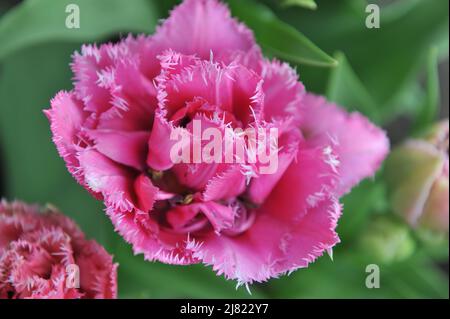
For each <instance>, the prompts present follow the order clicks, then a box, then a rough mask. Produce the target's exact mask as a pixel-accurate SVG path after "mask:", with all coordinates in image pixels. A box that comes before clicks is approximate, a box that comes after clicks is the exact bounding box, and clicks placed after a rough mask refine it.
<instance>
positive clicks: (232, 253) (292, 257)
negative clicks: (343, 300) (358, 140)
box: [194, 199, 340, 284]
mask: <svg viewBox="0 0 450 319" xmlns="http://www.w3.org/2000/svg"><path fill="white" fill-rule="evenodd" d="M257 215H258V217H257V218H256V221H255V223H254V224H253V225H252V227H250V228H249V229H248V231H247V232H245V233H243V234H241V235H239V236H236V237H229V236H217V235H215V234H214V235H213V234H211V235H209V236H208V237H207V238H205V239H204V240H203V242H202V245H201V246H200V247H201V248H200V249H197V250H196V252H195V253H194V256H195V257H197V258H199V259H201V260H202V261H203V262H204V263H206V264H209V265H212V267H213V269H214V270H215V271H217V273H218V274H219V275H221V274H223V275H224V276H225V277H226V278H227V279H235V280H237V281H238V284H251V283H253V282H262V281H266V280H268V279H270V278H273V277H277V276H279V275H281V274H284V273H286V272H291V271H294V270H296V269H298V268H301V267H306V266H307V265H308V264H309V263H311V262H313V261H314V260H315V259H316V258H317V257H319V256H321V255H322V254H323V252H325V251H326V250H327V249H330V248H332V247H333V246H334V245H335V244H336V243H338V242H339V238H338V237H337V235H336V233H335V228H336V221H337V219H338V217H339V215H340V205H338V204H337V203H336V202H335V201H332V200H329V199H325V200H324V201H323V202H321V203H320V204H319V205H318V206H316V207H315V208H312V209H310V210H309V211H308V213H307V214H306V215H305V216H304V217H303V218H302V219H301V221H298V222H293V221H290V222H288V221H286V220H280V219H279V218H278V217H277V216H276V214H275V213H274V212H273V211H272V210H271V209H267V208H266V207H264V206H263V207H262V208H261V209H259V210H258V212H257Z"/></svg>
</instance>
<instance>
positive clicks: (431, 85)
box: [414, 47, 440, 132]
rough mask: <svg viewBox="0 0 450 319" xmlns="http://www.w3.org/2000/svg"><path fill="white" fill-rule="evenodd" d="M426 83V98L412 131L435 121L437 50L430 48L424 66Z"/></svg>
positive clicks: (437, 92)
mask: <svg viewBox="0 0 450 319" xmlns="http://www.w3.org/2000/svg"><path fill="white" fill-rule="evenodd" d="M426 69H427V82H426V96H425V102H424V103H423V106H422V108H421V109H420V110H419V112H418V116H417V120H416V123H415V128H414V130H415V131H416V132H417V131H422V130H424V129H426V128H427V126H429V125H431V124H432V123H433V122H434V121H436V119H437V116H438V111H439V105H440V96H439V93H440V92H439V90H440V88H439V72H438V48H437V47H432V48H431V49H430V51H429V53H428V59H427V64H426Z"/></svg>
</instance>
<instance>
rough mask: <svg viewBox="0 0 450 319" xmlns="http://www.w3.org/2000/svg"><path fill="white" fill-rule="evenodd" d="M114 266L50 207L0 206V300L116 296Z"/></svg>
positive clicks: (105, 255) (110, 259) (115, 266)
mask: <svg viewBox="0 0 450 319" xmlns="http://www.w3.org/2000/svg"><path fill="white" fill-rule="evenodd" d="M116 276H117V265H116V264H113V262H112V257H111V256H110V255H108V253H107V252H106V251H105V250H104V249H103V247H101V246H100V245H99V244H97V243H96V242H95V241H88V240H86V239H85V238H84V235H83V233H82V232H81V231H80V230H79V229H78V227H77V226H76V225H75V224H74V223H73V222H72V221H71V220H70V219H69V218H67V217H65V216H63V215H61V214H60V213H58V212H57V211H55V210H54V209H50V208H48V209H45V210H44V211H43V212H40V211H39V208H38V207H36V206H28V205H26V204H23V203H19V202H15V203H11V204H8V203H7V202H5V201H2V202H0V299H4V298H12V299H22V298H33V299H74V298H102V299H103V298H108V299H109V298H116V296H117V278H116Z"/></svg>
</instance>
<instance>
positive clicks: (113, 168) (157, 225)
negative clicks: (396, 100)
mask: <svg viewBox="0 0 450 319" xmlns="http://www.w3.org/2000/svg"><path fill="white" fill-rule="evenodd" d="M72 69H73V72H74V74H75V83H74V86H75V87H74V89H73V91H70V92H60V93H58V94H57V95H56V97H55V98H54V99H53V100H52V102H51V109H50V110H47V111H46V114H47V116H48V117H49V119H50V122H51V130H52V133H53V138H54V142H55V144H56V146H57V148H58V151H59V153H60V155H61V156H62V157H63V158H64V160H65V161H66V164H67V167H68V169H69V171H70V172H71V173H72V175H73V176H74V177H75V178H76V179H77V181H78V182H79V183H80V184H81V185H83V186H84V187H85V188H86V189H88V190H89V191H90V192H91V193H92V194H93V195H94V196H96V197H97V198H99V199H102V200H103V201H104V202H105V205H106V207H107V209H106V212H107V214H108V215H109V217H110V218H111V220H112V222H113V223H114V225H115V227H116V230H117V231H118V232H119V233H120V234H121V235H122V236H123V237H124V238H125V240H126V241H128V242H129V243H131V244H132V245H133V248H134V251H135V253H142V254H144V255H145V258H146V259H148V260H152V261H153V260H159V261H161V262H164V263H171V264H193V263H204V264H207V265H212V266H213V269H214V270H215V271H217V273H218V274H224V275H225V276H226V278H229V279H236V280H237V281H238V283H240V284H244V283H245V284H247V283H252V282H254V281H257V282H260V281H265V280H267V279H269V278H271V277H276V276H278V275H280V274H283V273H287V272H291V271H294V270H295V269H298V268H301V267H306V266H307V265H308V264H309V263H310V262H312V261H314V260H315V259H316V258H317V257H318V256H320V255H322V254H323V252H324V251H326V250H328V251H330V250H331V248H332V247H333V246H334V245H335V244H336V243H338V242H339V238H338V235H337V234H336V232H335V229H336V224H337V221H338V218H339V216H340V214H341V205H340V204H339V201H338V199H339V197H340V196H341V195H343V194H344V193H346V192H348V191H349V190H350V189H351V187H352V186H354V185H355V184H357V183H358V182H360V181H361V180H362V179H363V178H365V177H368V176H371V175H373V174H374V172H375V171H376V169H377V168H378V167H379V165H380V163H381V162H382V161H383V159H384V157H385V156H386V154H387V152H388V148H389V146H388V140H387V138H386V136H385V134H384V132H383V131H381V130H380V129H378V128H377V127H375V126H374V125H373V124H371V123H370V122H369V121H368V120H367V119H366V118H364V117H363V116H361V115H360V114H356V113H355V114H347V113H345V111H343V110H342V109H340V108H339V107H337V106H335V105H332V104H330V103H328V102H327V101H326V100H324V99H323V98H321V97H317V96H314V95H312V94H309V93H306V92H305V89H304V87H303V85H302V84H301V83H300V82H298V77H297V74H296V73H295V71H294V70H293V69H291V68H290V67H289V66H288V65H287V64H285V63H280V62H278V61H275V60H274V61H268V60H266V59H264V57H263V56H262V54H261V51H260V48H259V47H258V46H257V44H256V43H255V41H254V38H253V34H252V32H251V31H250V30H248V29H247V28H246V27H245V26H244V25H242V24H240V23H238V22H237V21H235V20H234V19H232V18H231V17H230V13H229V11H228V8H227V7H226V6H225V5H223V4H221V3H219V2H218V1H216V0H210V1H207V0H186V1H184V3H183V4H181V5H180V6H178V7H177V8H176V9H175V10H173V11H172V13H171V16H170V18H169V19H168V20H166V21H165V22H164V23H163V24H162V25H161V26H160V27H159V28H158V30H157V32H156V34H155V35H153V36H149V37H146V36H139V37H137V38H133V37H131V36H130V37H128V38H126V39H124V40H122V41H121V42H120V43H118V44H106V45H102V46H100V47H97V46H91V45H89V46H83V48H82V50H81V54H78V53H76V54H75V56H74V61H73V64H72ZM194 120H197V121H200V122H201V124H202V130H206V128H216V129H217V130H219V131H221V132H223V131H225V129H226V128H229V127H232V128H234V129H236V128H240V129H243V130H245V129H247V128H263V129H268V128H277V129H278V136H277V137H278V145H277V146H278V150H279V152H278V166H277V169H276V171H275V173H273V174H258V166H259V164H260V163H255V164H249V163H244V164H242V163H238V164H237V163H225V162H218V163H216V162H214V163H205V162H200V163H192V164H191V163H174V161H173V160H172V158H171V156H170V151H171V149H172V148H173V146H174V141H173V140H171V139H170V135H171V132H173V130H174V129H177V128H178V129H179V130H182V131H185V132H188V133H193V130H194V128H193V126H194V125H193V124H192V123H193V121H194ZM190 143H193V142H192V141H191V142H190ZM187 146H189V147H191V146H192V145H190V144H189V143H188V144H187Z"/></svg>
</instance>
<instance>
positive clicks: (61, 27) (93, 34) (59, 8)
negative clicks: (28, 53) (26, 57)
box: [0, 0, 158, 59]
mask: <svg viewBox="0 0 450 319" xmlns="http://www.w3.org/2000/svg"><path fill="white" fill-rule="evenodd" d="M68 4H77V5H78V6H79V8H80V28H79V29H68V28H67V27H66V24H65V23H66V17H67V16H68V15H69V14H68V13H66V11H65V10H66V6H67V5H68ZM157 19H158V14H157V10H156V8H155V5H154V1H147V0H129V1H125V2H124V1H122V0H95V1H91V0H58V1H55V0H27V1H25V2H23V3H22V4H20V5H18V6H17V7H15V8H13V9H12V10H10V11H9V12H8V13H6V14H5V15H4V16H2V18H1V20H0V43H1V44H2V45H1V46H0V59H3V58H4V57H5V56H7V55H10V54H12V53H14V52H15V51H17V50H19V49H21V48H25V47H28V46H30V45H33V44H36V43H42V42H50V41H64V42H67V41H72V42H80V41H93V40H98V39H101V38H104V37H106V36H109V35H112V34H114V33H118V32H124V33H125V32H151V31H152V30H153V28H154V26H155V25H156V23H157Z"/></svg>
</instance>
